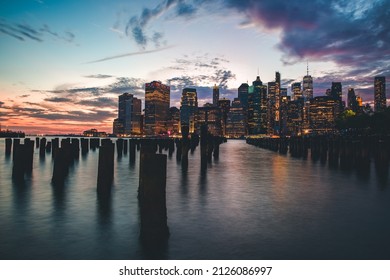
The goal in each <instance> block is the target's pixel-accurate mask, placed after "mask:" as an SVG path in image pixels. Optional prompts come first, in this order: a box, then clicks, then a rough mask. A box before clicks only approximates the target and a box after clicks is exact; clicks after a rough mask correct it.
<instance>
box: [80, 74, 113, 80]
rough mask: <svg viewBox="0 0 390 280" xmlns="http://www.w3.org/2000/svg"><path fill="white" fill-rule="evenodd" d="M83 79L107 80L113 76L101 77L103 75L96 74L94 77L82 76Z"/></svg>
mask: <svg viewBox="0 0 390 280" xmlns="http://www.w3.org/2000/svg"><path fill="white" fill-rule="evenodd" d="M84 77H85V78H91V79H108V78H112V77H113V76H111V75H103V74H96V75H87V76H84Z"/></svg>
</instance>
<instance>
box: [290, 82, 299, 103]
mask: <svg viewBox="0 0 390 280" xmlns="http://www.w3.org/2000/svg"><path fill="white" fill-rule="evenodd" d="M291 92H292V96H293V99H294V100H298V99H299V98H302V89H301V83H293V84H292V85H291Z"/></svg>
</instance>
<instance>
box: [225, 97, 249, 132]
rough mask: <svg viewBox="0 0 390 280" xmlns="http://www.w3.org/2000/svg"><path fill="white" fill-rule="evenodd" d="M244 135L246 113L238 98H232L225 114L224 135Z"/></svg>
mask: <svg viewBox="0 0 390 280" xmlns="http://www.w3.org/2000/svg"><path fill="white" fill-rule="evenodd" d="M245 135H246V114H245V111H244V108H243V107H242V106H241V101H240V99H239V98H234V100H233V102H232V106H231V107H230V110H229V113H228V114H227V123H226V132H225V136H227V137H230V138H239V137H243V136H245Z"/></svg>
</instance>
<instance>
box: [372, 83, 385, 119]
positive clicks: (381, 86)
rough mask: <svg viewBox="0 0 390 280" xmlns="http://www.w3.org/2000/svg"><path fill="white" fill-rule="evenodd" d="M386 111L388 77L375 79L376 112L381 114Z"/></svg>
mask: <svg viewBox="0 0 390 280" xmlns="http://www.w3.org/2000/svg"><path fill="white" fill-rule="evenodd" d="M385 109H386V77H383V76H381V77H379V76H378V77H375V79H374V110H375V112H381V111H383V110H385Z"/></svg>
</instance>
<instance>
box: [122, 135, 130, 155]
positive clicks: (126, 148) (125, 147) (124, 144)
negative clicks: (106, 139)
mask: <svg viewBox="0 0 390 280" xmlns="http://www.w3.org/2000/svg"><path fill="white" fill-rule="evenodd" d="M128 147H129V143H128V141H127V139H123V153H124V154H125V155H127V150H128Z"/></svg>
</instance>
